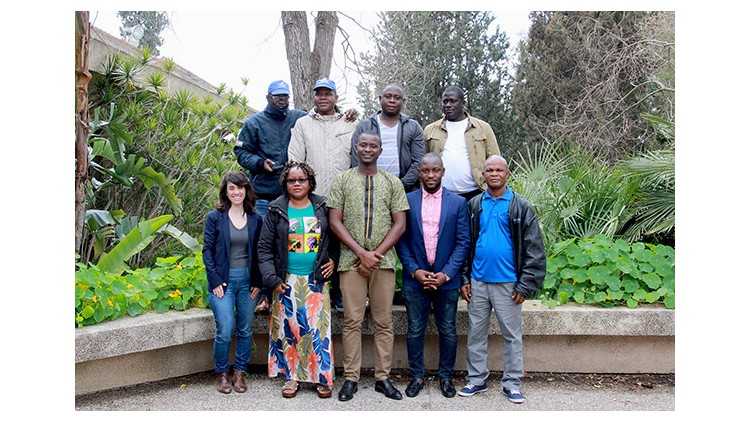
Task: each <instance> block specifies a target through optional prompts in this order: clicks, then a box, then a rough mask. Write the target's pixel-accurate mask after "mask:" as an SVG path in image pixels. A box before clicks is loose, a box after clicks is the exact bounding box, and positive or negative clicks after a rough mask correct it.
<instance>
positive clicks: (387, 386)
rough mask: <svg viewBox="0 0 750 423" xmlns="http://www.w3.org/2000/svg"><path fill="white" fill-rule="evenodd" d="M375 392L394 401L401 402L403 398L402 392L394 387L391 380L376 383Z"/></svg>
mask: <svg viewBox="0 0 750 423" xmlns="http://www.w3.org/2000/svg"><path fill="white" fill-rule="evenodd" d="M375 392H381V393H383V395H385V396H386V397H388V398H390V399H394V400H400V399H401V398H402V397H401V392H400V391H399V390H398V389H396V387H395V386H393V383H391V381H390V379H386V380H379V381H377V382H375Z"/></svg>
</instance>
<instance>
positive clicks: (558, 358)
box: [75, 301, 674, 394]
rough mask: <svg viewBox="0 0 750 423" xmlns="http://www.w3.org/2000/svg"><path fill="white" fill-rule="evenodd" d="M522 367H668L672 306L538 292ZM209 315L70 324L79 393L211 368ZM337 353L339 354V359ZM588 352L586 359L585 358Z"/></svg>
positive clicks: (528, 316)
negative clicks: (579, 301) (585, 302)
mask: <svg viewBox="0 0 750 423" xmlns="http://www.w3.org/2000/svg"><path fill="white" fill-rule="evenodd" d="M393 313H394V319H393V321H394V335H395V341H394V352H393V368H394V369H397V368H407V367H408V365H407V357H406V337H405V335H406V311H405V309H404V307H403V306H394V311H393ZM340 316H341V315H340V314H334V316H333V319H332V320H333V328H332V331H333V334H334V336H333V338H334V345H333V351H334V363H340V362H341V361H340V360H341V351H342V346H341V336H340V334H341V325H340ZM523 320H524V361H525V369H526V371H532V372H536V371H542V372H574V373H674V311H673V310H667V309H664V308H663V307H659V306H642V307H640V308H637V309H628V308H624V307H616V308H608V309H604V308H599V307H592V306H582V305H564V306H560V307H556V308H554V309H548V308H546V307H545V306H543V305H541V304H540V303H539V302H538V301H527V302H526V303H524V306H523ZM467 329H468V315H467V312H466V304H465V303H463V302H460V303H459V311H458V316H457V331H458V335H459V348H458V356H457V360H456V370H465V369H466V332H467ZM372 333H373V331H372V322H371V321H370V319H369V318H368V319H366V321H365V323H364V325H363V351H362V365H363V366H364V367H373V364H372V363H373V358H374V357H373V354H374V349H373V343H372ZM490 333H491V336H490V343H489V351H490V354H489V366H490V369H492V370H501V369H502V337H501V336H500V335H499V334H500V330H499V327H498V325H497V322H496V321H494V320H493V322H492V324H491V326H490ZM253 334H254V337H253V338H254V349H253V357H252V361H253V363H255V364H264V363H265V362H266V353H267V348H268V319H267V317H265V316H259V317H258V318H256V320H255V323H254V325H253ZM213 336H214V322H213V316H212V314H211V311H210V310H207V309H192V310H187V311H184V312H167V313H163V314H157V313H148V314H145V315H142V316H138V317H132V318H131V317H126V318H123V319H119V320H115V321H112V322H105V323H102V324H99V325H95V326H89V327H84V328H80V329H76V354H75V361H76V394H83V393H88V392H94V391H99V390H103V389H109V388H114V387H118V386H127V385H132V384H136V383H143V382H149V381H156V380H162V379H166V378H170V377H177V376H182V375H186V374H191V373H197V372H201V371H205V370H210V369H211V368H212V355H211V352H212V340H213ZM337 357H338V358H337ZM584 358H585V359H584ZM437 359H438V342H437V331H436V329H435V326H434V323H433V322H432V320H431V321H430V325H429V326H428V329H427V337H426V340H425V365H426V367H427V368H428V369H436V368H437V364H438V363H437Z"/></svg>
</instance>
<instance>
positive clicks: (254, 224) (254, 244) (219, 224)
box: [203, 210, 263, 291]
mask: <svg viewBox="0 0 750 423" xmlns="http://www.w3.org/2000/svg"><path fill="white" fill-rule="evenodd" d="M261 222H262V221H261V218H260V216H258V214H256V213H250V214H248V215H247V225H245V227H246V228H247V235H248V237H247V238H248V239H247V253H248V254H247V258H248V260H247V261H248V263H247V264H248V267H249V268H250V269H249V270H250V286H251V287H258V288H261V287H262V286H263V283H262V280H261V277H260V270H259V269H258V239H259V238H260V228H261ZM203 264H204V265H205V266H206V277H207V279H208V290H209V291H211V290H213V289H214V288H216V287H217V286H219V284H222V283H227V284H228V283H229V215H228V214H227V212H225V211H219V210H211V212H209V213H208V216H206V223H205V225H204V228H203Z"/></svg>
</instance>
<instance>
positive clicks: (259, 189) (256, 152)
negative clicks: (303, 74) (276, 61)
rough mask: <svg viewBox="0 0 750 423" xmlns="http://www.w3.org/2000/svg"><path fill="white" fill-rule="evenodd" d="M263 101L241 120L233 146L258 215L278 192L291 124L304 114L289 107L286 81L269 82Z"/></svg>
mask: <svg viewBox="0 0 750 423" xmlns="http://www.w3.org/2000/svg"><path fill="white" fill-rule="evenodd" d="M266 100H268V105H267V106H266V108H265V109H264V110H263V111H262V112H258V113H255V114H254V115H252V116H250V117H249V118H248V119H247V121H245V124H244V125H243V126H242V129H241V130H240V135H239V137H238V142H237V146H235V147H234V154H235V155H236V156H237V161H238V162H239V164H240V166H242V167H243V168H245V169H247V171H248V173H249V174H250V178H251V180H252V183H253V188H254V189H255V194H256V195H257V196H258V200H257V201H256V204H255V206H256V209H257V212H258V214H259V215H261V216H265V214H266V211H267V210H268V203H269V202H271V201H273V200H275V199H276V198H277V197H278V196H279V195H281V185H280V184H279V175H280V172H281V168H282V167H283V166H284V164H285V163H286V161H287V153H286V150H287V146H288V145H289V138H290V137H291V130H292V126H294V124H295V123H296V122H297V119H299V118H301V117H302V116H304V115H305V112H304V111H302V110H295V109H289V84H287V83H286V82H284V81H273V82H271V84H270V85H269V86H268V94H267V95H266Z"/></svg>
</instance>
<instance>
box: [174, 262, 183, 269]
mask: <svg viewBox="0 0 750 423" xmlns="http://www.w3.org/2000/svg"><path fill="white" fill-rule="evenodd" d="M174 268H175V269H177V270H182V265H181V264H180V263H177V266H175V267H174Z"/></svg>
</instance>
